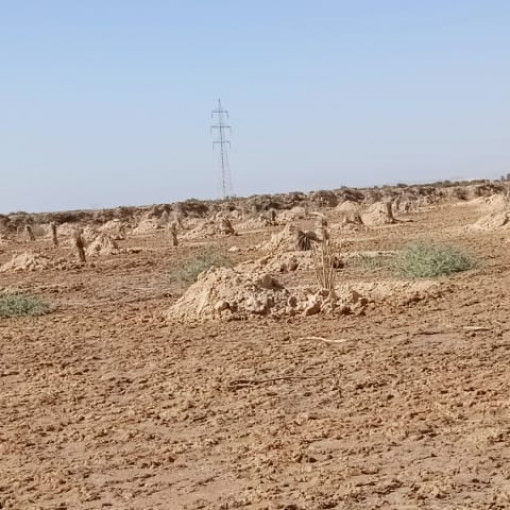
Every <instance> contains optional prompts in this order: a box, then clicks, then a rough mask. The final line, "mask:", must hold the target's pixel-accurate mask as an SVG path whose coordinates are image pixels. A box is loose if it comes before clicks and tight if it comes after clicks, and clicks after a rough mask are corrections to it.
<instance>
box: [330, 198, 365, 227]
mask: <svg viewBox="0 0 510 510" xmlns="http://www.w3.org/2000/svg"><path fill="white" fill-rule="evenodd" d="M335 213H336V214H337V216H338V217H339V219H340V222H341V223H342V224H343V225H347V224H353V225H363V220H362V219H361V214H360V207H359V205H358V204H357V203H355V202H351V201H346V202H343V203H341V204H340V205H338V206H337V207H336V208H335Z"/></svg>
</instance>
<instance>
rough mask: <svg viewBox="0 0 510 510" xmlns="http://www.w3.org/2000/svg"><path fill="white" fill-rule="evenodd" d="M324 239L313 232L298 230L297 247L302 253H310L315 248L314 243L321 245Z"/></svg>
mask: <svg viewBox="0 0 510 510" xmlns="http://www.w3.org/2000/svg"><path fill="white" fill-rule="evenodd" d="M321 241H322V239H320V238H319V236H318V235H317V234H316V233H315V232H313V231H309V232H303V231H302V230H298V231H297V232H296V245H297V248H298V250H301V251H310V250H311V249H312V248H313V243H320V242H321Z"/></svg>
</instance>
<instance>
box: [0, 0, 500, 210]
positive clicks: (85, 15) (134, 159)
mask: <svg viewBox="0 0 510 510" xmlns="http://www.w3.org/2000/svg"><path fill="white" fill-rule="evenodd" d="M509 27H510V2H509V1H508V0H483V1H482V0H427V1H423V0H349V1H347V0H313V1H312V0H306V1H304V0H257V1H256V2H255V1H241V0H237V1H235V0H230V1H228V0H207V1H206V0H202V1H198V0H181V1H173V0H87V1H82V2H78V1H69V0H31V1H30V0H0V212H3V213H5V212H12V211H20V210H24V211H29V212H36V211H53V210H64V209H80V208H99V207H111V206H118V205H142V204H153V203H167V202H173V201H178V200H184V199H187V198H192V197H193V198H199V199H203V198H204V199H205V198H218V196H219V194H220V188H219V177H220V165H219V153H218V150H216V151H214V150H213V146H212V140H213V137H212V136H211V133H210V125H211V123H212V120H211V110H212V109H214V108H215V107H216V102H217V99H218V98H221V100H222V103H223V105H224V107H225V108H226V109H228V110H229V112H230V119H229V121H230V124H231V125H232V135H231V140H232V149H231V151H230V168H231V173H232V180H233V188H234V193H235V194H236V195H240V196H246V195H252V194H258V193H273V192H274V193H276V192H286V191H294V190H301V191H308V190H316V189H331V188H338V187H341V186H372V185H381V184H391V183H397V182H405V183H415V182H430V181H435V180H444V179H470V178H478V177H481V178H482V177H486V178H497V177H499V176H500V175H502V174H506V173H509V172H510V30H509Z"/></svg>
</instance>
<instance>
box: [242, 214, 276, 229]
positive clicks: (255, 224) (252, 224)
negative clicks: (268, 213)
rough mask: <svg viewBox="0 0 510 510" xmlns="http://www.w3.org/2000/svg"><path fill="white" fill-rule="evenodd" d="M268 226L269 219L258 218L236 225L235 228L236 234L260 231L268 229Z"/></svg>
mask: <svg viewBox="0 0 510 510" xmlns="http://www.w3.org/2000/svg"><path fill="white" fill-rule="evenodd" d="M269 224H270V222H269V219H267V218H264V217H262V216H259V217H258V218H249V219H247V220H244V221H242V222H241V223H238V224H237V225H236V226H235V228H236V230H237V231H238V232H250V231H256V230H261V229H264V228H266V227H268V226H269Z"/></svg>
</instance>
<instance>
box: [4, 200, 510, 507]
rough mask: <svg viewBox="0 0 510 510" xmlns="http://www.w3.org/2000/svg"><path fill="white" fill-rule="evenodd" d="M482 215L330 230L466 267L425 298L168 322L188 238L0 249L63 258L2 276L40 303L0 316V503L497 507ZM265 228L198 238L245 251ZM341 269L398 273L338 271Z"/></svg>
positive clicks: (508, 339)
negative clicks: (469, 265)
mask: <svg viewBox="0 0 510 510" xmlns="http://www.w3.org/2000/svg"><path fill="white" fill-rule="evenodd" d="M485 213H486V211H482V209H481V207H480V206H479V205H478V204H476V203H472V204H470V203H461V204H455V203H452V204H446V205H435V206H430V207H426V208H418V209H415V210H414V211H412V212H411V213H410V214H407V215H403V214H399V213H396V214H395V217H396V220H397V223H395V224H389V225H383V226H377V227H370V228H363V229H360V230H359V231H357V232H346V233H345V237H344V238H343V239H342V250H344V251H345V252H346V253H352V252H377V251H384V252H385V253H388V252H391V251H392V250H398V249H399V248H401V247H402V246H403V245H404V244H405V243H406V242H408V241H410V240H413V239H416V238H421V237H423V236H426V237H429V238H432V239H438V240H444V241H448V242H450V243H452V244H454V245H455V246H459V247H462V248H464V249H466V250H468V251H470V252H471V253H473V254H474V255H476V256H477V257H478V259H479V261H480V263H479V267H478V268H477V269H475V270H472V271H469V272H467V273H463V274H459V275H456V276H452V277H448V278H441V279H439V283H440V284H441V286H442V288H444V292H442V293H441V294H439V295H434V296H430V297H429V298H426V299H422V300H420V301H417V302H412V303H410V304H407V305H403V304H402V303H401V302H399V301H395V302H393V301H392V300H391V299H389V300H386V301H384V302H381V303H379V304H378V303H375V304H373V305H371V306H369V307H367V308H366V309H365V310H363V311H362V313H354V314H351V315H338V316H329V315H320V314H319V315H314V316H311V317H303V316H301V315H297V316H295V317H288V318H287V317H283V318H280V319H275V318H269V317H263V316H262V317H255V318H250V319H249V320H244V321H229V322H211V321H209V322H204V323H193V324H186V323H177V322H175V323H173V322H170V321H169V320H168V319H167V312H168V310H169V308H170V306H171V305H173V304H174V303H175V302H176V301H177V300H178V298H179V297H180V296H181V295H182V293H183V291H184V289H183V288H182V287H179V286H178V285H177V284H176V283H175V282H174V281H173V280H172V278H171V272H172V267H173V265H175V264H177V263H178V261H179V260H181V259H183V258H186V257H187V256H188V255H189V253H190V252H192V251H194V250H197V249H198V248H199V246H200V245H201V243H203V242H204V240H203V239H202V240H200V239H193V240H186V239H181V242H180V245H179V247H177V248H172V247H170V244H171V243H170V238H169V236H168V234H167V233H166V231H165V229H161V230H156V231H155V232H149V233H148V234H146V235H139V236H132V235H131V236H130V235H127V238H126V240H121V241H118V245H119V249H120V253H119V254H116V255H106V256H98V257H94V258H91V259H90V260H89V262H88V263H87V266H85V267H81V268H80V267H79V266H78V265H77V264H76V263H75V262H74V258H73V255H72V254H71V252H70V248H69V247H68V246H66V244H65V243H64V242H62V243H61V244H60V247H59V248H57V249H54V248H53V247H52V246H51V241H50V240H49V239H38V240H37V241H36V242H35V243H30V242H28V241H25V240H16V239H11V240H10V241H9V240H7V241H5V242H4V243H3V244H2V246H1V248H0V266H1V265H3V264H5V263H7V262H9V260H11V259H12V257H13V255H14V254H15V253H23V252H32V251H37V252H39V253H44V254H46V255H48V256H49V257H50V258H52V259H60V258H65V259H66V260H67V259H69V260H71V261H72V263H70V264H69V265H68V266H67V268H64V269H62V267H61V266H58V267H59V268H58V269H56V268H54V267H53V268H52V267H49V268H46V269H41V270H36V271H30V272H28V271H24V272H6V273H2V274H1V275H0V287H1V288H4V289H5V288H10V289H23V290H26V291H29V292H31V293H33V294H36V295H38V296H41V297H43V298H44V299H46V300H47V301H49V302H50V303H52V304H53V305H54V307H55V309H54V311H53V312H52V313H50V314H49V315H46V316H43V317H39V318H24V319H8V320H7V319H4V320H0V356H1V358H0V362H1V364H0V389H1V392H0V508H1V509H64V508H67V509H99V508H112V509H126V510H127V509H139V510H142V509H143V510H146V509H175V510H178V509H190V510H191V509H199V508H203V509H210V510H213V509H214V510H220V509H221V510H227V509H235V508H250V509H258V510H261V509H267V510H269V509H271V510H273V509H281V510H319V509H345V510H351V509H352V510H356V509H360V510H361V509H363V510H365V509H379V508H380V509H415V508H416V509H452V510H453V509H497V508H501V509H504V508H510V462H509V461H510V407H509V404H510V369H509V367H510V316H509V309H510V295H509V290H508V289H509V288H510V265H509V258H508V250H509V244H508V230H507V229H502V230H498V229H491V230H487V231H484V230H477V229H472V228H467V227H469V226H470V225H472V224H474V223H475V222H476V221H477V220H478V219H479V218H480V217H482V216H483V215H484V214H485ZM328 214H329V213H328ZM331 214H334V210H333V209H331ZM331 221H332V222H334V218H332V219H331ZM234 227H235V225H234ZM281 228H282V227H281V226H279V227H265V228H264V227H261V228H260V229H259V231H258V232H256V233H247V232H243V233H242V234H241V235H238V236H231V237H221V238H220V237H217V236H216V237H213V238H210V237H209V238H207V240H206V241H205V242H207V243H212V244H214V243H215V244H221V245H222V246H224V247H225V248H229V247H232V246H236V247H238V248H239V249H240V250H239V251H238V252H237V253H232V254H231V257H232V258H233V259H234V260H235V261H238V262H243V261H249V260H256V259H257V258H260V257H262V256H263V255H264V253H262V251H261V250H260V249H258V250H257V249H255V248H254V247H255V246H264V243H267V242H268V241H269V240H270V238H271V234H272V233H275V232H279V231H280V230H281ZM351 258H352V260H354V259H355V257H351ZM278 278H281V279H282V281H283V283H284V284H286V285H290V284H292V283H293V282H299V283H302V281H309V282H313V271H308V272H299V271H297V272H293V273H288V274H282V275H279V276H278ZM338 278H339V281H340V282H341V283H349V282H353V283H355V282H377V281H381V280H385V279H390V280H391V279H392V278H395V277H394V276H392V275H391V274H387V273H386V270H385V269H384V267H383V268H380V267H378V266H377V265H373V266H369V265H362V264H356V263H347V264H346V267H345V268H344V269H341V270H340V271H339V273H338ZM307 336H318V337H323V338H326V339H332V340H334V339H345V340H347V341H346V342H343V343H326V342H323V341H320V340H306V339H302V338H303V337H307Z"/></svg>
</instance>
